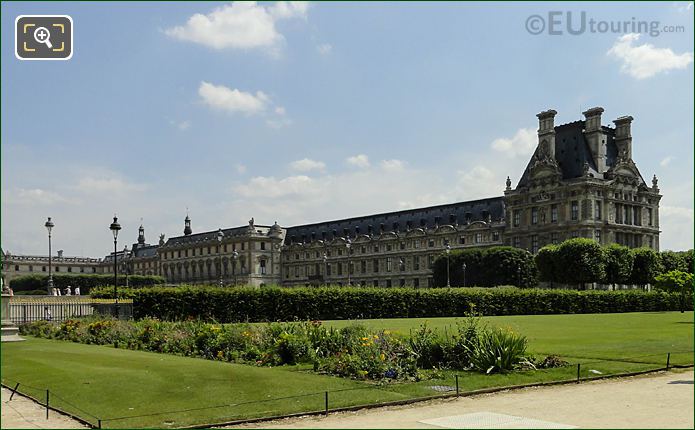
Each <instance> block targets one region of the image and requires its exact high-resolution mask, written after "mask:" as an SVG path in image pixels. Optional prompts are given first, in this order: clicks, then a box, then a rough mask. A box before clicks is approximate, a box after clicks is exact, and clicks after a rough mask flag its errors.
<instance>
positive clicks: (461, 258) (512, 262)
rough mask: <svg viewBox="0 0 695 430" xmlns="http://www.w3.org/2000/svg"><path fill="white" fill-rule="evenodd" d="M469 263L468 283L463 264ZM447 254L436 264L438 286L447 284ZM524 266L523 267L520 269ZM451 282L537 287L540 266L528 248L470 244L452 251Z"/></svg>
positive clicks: (462, 284) (467, 268)
mask: <svg viewBox="0 0 695 430" xmlns="http://www.w3.org/2000/svg"><path fill="white" fill-rule="evenodd" d="M464 263H465V264H466V280H465V284H464V279H463V278H464V276H463V265H464ZM446 267H447V256H446V254H444V253H442V254H441V255H439V256H438V257H437V259H436V260H435V262H434V266H433V267H432V272H433V282H434V285H435V286H437V287H443V286H445V285H446ZM519 269H521V270H519ZM449 275H450V279H451V285H452V286H456V287H463V286H464V285H465V286H467V287H473V286H478V287H495V286H498V285H516V286H520V287H535V286H536V284H537V280H536V267H535V264H534V263H533V255H531V253H530V252H528V251H526V250H524V249H518V248H512V247H510V246H496V247H491V248H470V249H463V250H456V251H452V252H451V253H450V254H449Z"/></svg>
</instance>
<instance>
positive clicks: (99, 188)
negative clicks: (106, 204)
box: [75, 176, 147, 194]
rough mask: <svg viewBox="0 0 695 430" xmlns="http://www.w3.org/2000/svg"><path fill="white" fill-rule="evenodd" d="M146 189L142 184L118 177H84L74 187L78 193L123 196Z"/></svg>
mask: <svg viewBox="0 0 695 430" xmlns="http://www.w3.org/2000/svg"><path fill="white" fill-rule="evenodd" d="M146 188H147V187H146V186H145V185H143V184H136V183H133V182H128V181H127V180H125V179H122V178H119V177H113V176H111V177H105V176H104V177H92V176H89V177H84V178H81V179H80V180H79V181H78V182H77V185H76V187H75V189H76V190H77V191H79V192H82V193H86V194H101V193H106V194H109V193H111V194H124V193H129V192H138V191H143V190H145V189H146Z"/></svg>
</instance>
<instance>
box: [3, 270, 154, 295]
mask: <svg viewBox="0 0 695 430" xmlns="http://www.w3.org/2000/svg"><path fill="white" fill-rule="evenodd" d="M125 282H126V280H125V276H118V285H125ZM159 284H164V278H163V277H161V276H142V275H130V276H128V285H129V286H130V287H132V288H141V287H151V286H154V285H159ZM47 285H48V275H24V276H19V277H17V278H15V279H13V280H12V281H10V286H11V287H12V290H14V292H15V293H17V292H20V291H39V290H40V291H43V294H46V288H47ZM68 285H69V286H71V287H73V288H75V287H80V293H81V294H83V295H86V294H89V293H90V290H91V289H92V288H94V287H98V286H105V285H113V275H101V274H74V275H73V274H70V275H67V274H56V273H54V274H53V286H55V287H56V288H60V289H61V290H62V289H64V288H65V287H67V286H68Z"/></svg>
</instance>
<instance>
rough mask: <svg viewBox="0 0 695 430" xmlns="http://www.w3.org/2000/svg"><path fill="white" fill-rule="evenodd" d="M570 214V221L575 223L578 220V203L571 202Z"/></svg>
mask: <svg viewBox="0 0 695 430" xmlns="http://www.w3.org/2000/svg"><path fill="white" fill-rule="evenodd" d="M571 208H572V210H571V214H572V221H577V220H578V219H579V202H578V201H576V200H573V201H572V204H571Z"/></svg>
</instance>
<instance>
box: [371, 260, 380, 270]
mask: <svg viewBox="0 0 695 430" xmlns="http://www.w3.org/2000/svg"><path fill="white" fill-rule="evenodd" d="M372 267H373V268H374V273H378V272H379V259H378V258H375V259H374V261H372Z"/></svg>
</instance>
